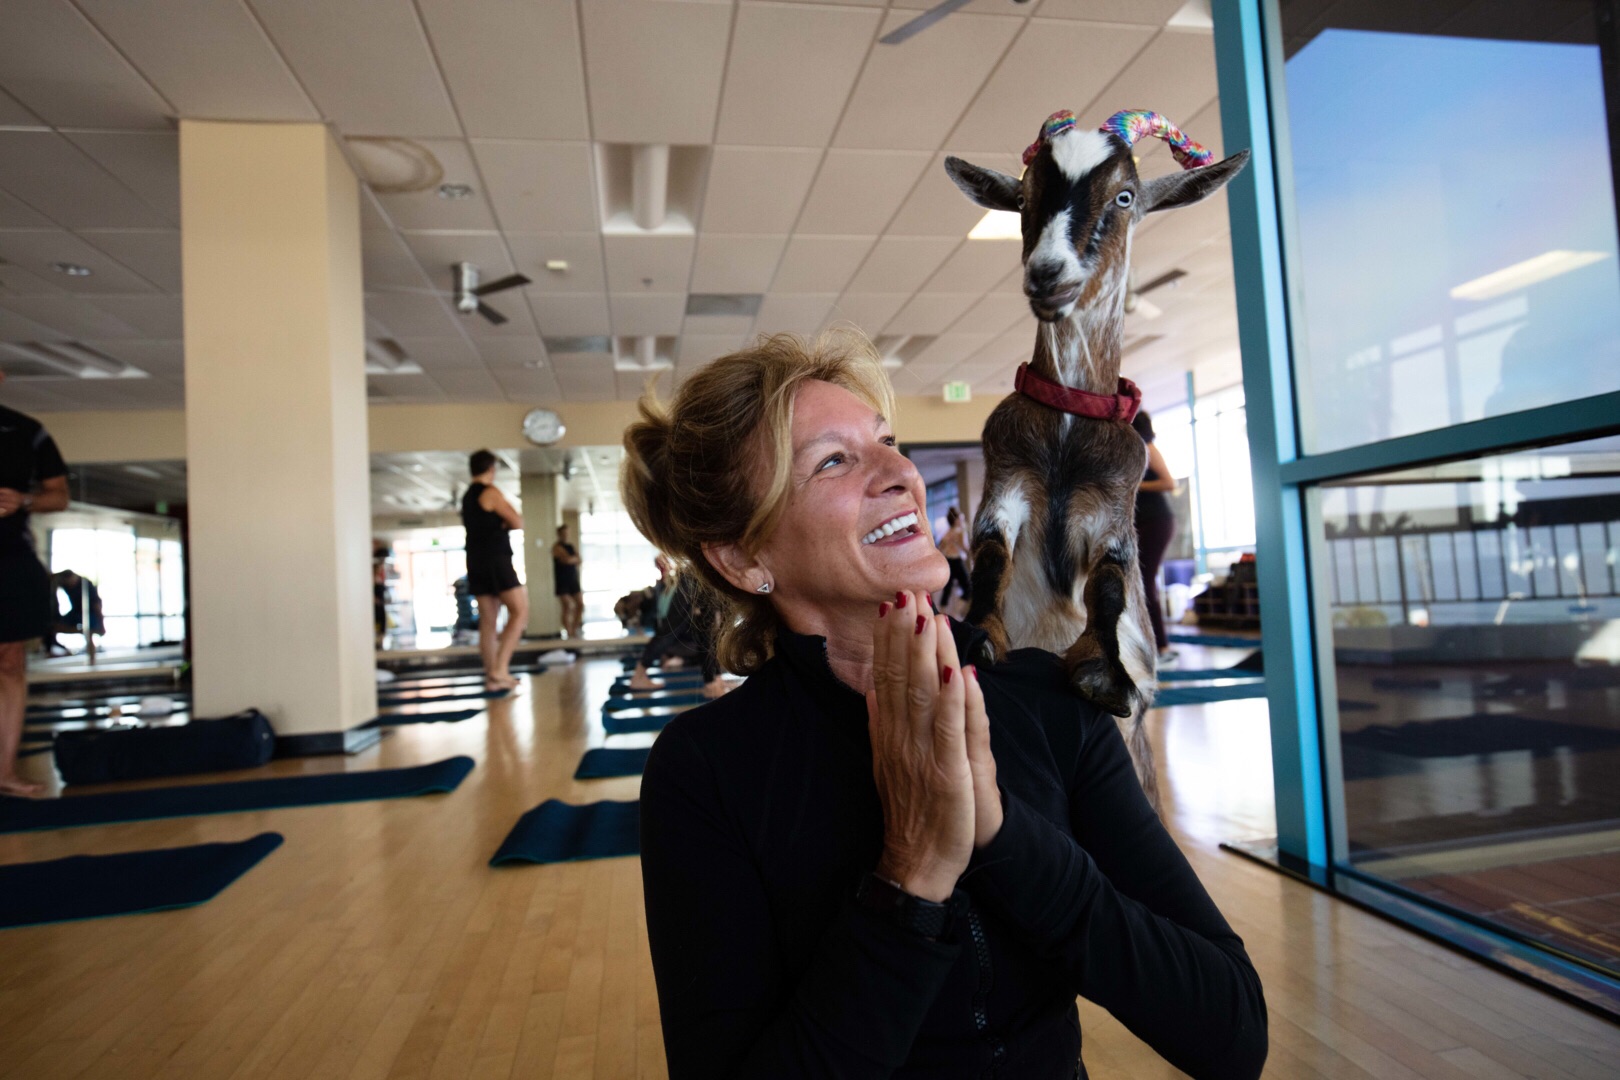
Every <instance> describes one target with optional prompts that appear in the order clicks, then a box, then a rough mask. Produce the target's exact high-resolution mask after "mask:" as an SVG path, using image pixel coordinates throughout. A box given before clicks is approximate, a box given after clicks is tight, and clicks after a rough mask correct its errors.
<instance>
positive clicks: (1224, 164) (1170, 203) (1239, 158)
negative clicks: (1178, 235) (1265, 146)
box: [1142, 150, 1249, 214]
mask: <svg viewBox="0 0 1620 1080" xmlns="http://www.w3.org/2000/svg"><path fill="white" fill-rule="evenodd" d="M1248 163H1249V152H1248V151H1247V150H1240V151H1238V152H1237V153H1235V154H1233V155H1232V156H1231V157H1229V158H1227V159H1226V160H1225V161H1217V162H1216V163H1215V164H1213V165H1205V166H1204V167H1203V168H1201V169H1189V170H1187V171H1186V172H1178V173H1171V174H1170V175H1168V176H1157V177H1154V178H1153V179H1152V180H1145V181H1143V182H1142V205H1143V206H1144V207H1145V209H1144V210H1143V211H1142V212H1143V213H1145V214H1151V213H1152V212H1153V211H1155V210H1174V209H1175V208H1176V207H1178V206H1191V205H1192V204H1193V203H1195V202H1201V201H1202V200H1204V199H1207V198H1209V197H1210V196H1211V195H1213V194H1215V193H1216V192H1217V191H1219V190H1221V188H1223V187H1225V186H1226V182H1227V181H1228V180H1230V179H1232V177H1234V176H1236V175H1237V174H1238V173H1240V172H1242V171H1243V166H1245V165H1247V164H1248Z"/></svg>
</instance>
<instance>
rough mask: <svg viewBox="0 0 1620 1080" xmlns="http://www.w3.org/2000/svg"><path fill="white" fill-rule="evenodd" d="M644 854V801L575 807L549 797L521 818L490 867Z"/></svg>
mask: <svg viewBox="0 0 1620 1080" xmlns="http://www.w3.org/2000/svg"><path fill="white" fill-rule="evenodd" d="M640 853H641V804H640V803H639V802H597V803H586V804H585V805H584V806H574V805H572V804H570V803H565V802H563V801H561V800H560V799H547V800H546V801H545V802H543V803H541V804H540V805H539V806H537V807H535V808H534V809H533V810H530V811H529V812H528V813H527V814H524V815H523V816H522V817H520V818H518V822H517V824H516V825H514V826H512V831H511V832H509V833H507V834H506V839H505V840H504V841H502V843H501V848H500V850H499V851H497V852H496V853H495V857H494V858H492V859H490V860H489V865H491V866H502V865H506V864H509V863H516V862H531V863H554V862H576V861H578V860H580V859H612V858H616V857H618V856H620V855H639V854H640Z"/></svg>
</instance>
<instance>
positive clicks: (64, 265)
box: [51, 262, 90, 277]
mask: <svg viewBox="0 0 1620 1080" xmlns="http://www.w3.org/2000/svg"><path fill="white" fill-rule="evenodd" d="M51 269H52V270H55V271H56V272H57V273H58V274H66V275H67V276H68V277H89V276H90V268H89V267H88V266H80V265H79V264H78V263H70V262H54V263H51Z"/></svg>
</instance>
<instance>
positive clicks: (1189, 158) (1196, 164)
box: [1047, 109, 1215, 169]
mask: <svg viewBox="0 0 1620 1080" xmlns="http://www.w3.org/2000/svg"><path fill="white" fill-rule="evenodd" d="M1047 123H1051V121H1050V120H1048V121H1047ZM1101 130H1103V131H1106V132H1108V133H1109V134H1110V135H1118V136H1119V137H1120V138H1121V139H1123V140H1125V145H1126V146H1135V145H1136V143H1137V140H1138V139H1145V138H1147V137H1148V136H1149V135H1151V136H1153V137H1154V138H1155V139H1163V140H1164V141H1165V142H1167V143H1169V144H1170V154H1171V156H1172V157H1174V158H1175V159H1176V163H1177V164H1178V165H1180V166H1181V167H1182V168H1183V169H1198V168H1202V167H1203V166H1205V165H1208V164H1209V163H1210V162H1211V161H1214V160H1215V155H1214V154H1212V153H1210V152H1209V151H1208V150H1205V149H1204V148H1203V147H1202V146H1199V145H1198V144H1197V143H1195V142H1193V141H1192V140H1191V139H1189V138H1187V136H1186V134H1185V133H1184V132H1183V131H1182V130H1181V129H1180V128H1178V127H1176V125H1174V124H1172V123H1171V122H1170V121H1169V120H1166V119H1165V118H1164V117H1162V116H1160V115H1159V114H1158V113H1156V112H1147V111H1145V110H1141V109H1127V110H1125V111H1124V112H1117V113H1115V114H1114V115H1113V116H1110V117H1109V118H1108V119H1107V120H1104V121H1103V126H1102V128H1101Z"/></svg>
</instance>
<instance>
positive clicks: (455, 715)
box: [360, 709, 484, 728]
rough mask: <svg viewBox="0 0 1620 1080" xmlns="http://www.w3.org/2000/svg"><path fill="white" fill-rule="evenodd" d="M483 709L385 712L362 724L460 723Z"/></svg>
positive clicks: (370, 725) (370, 726)
mask: <svg viewBox="0 0 1620 1080" xmlns="http://www.w3.org/2000/svg"><path fill="white" fill-rule="evenodd" d="M483 711H484V710H483V709H439V710H437V711H433V710H427V709H424V710H423V711H421V712H398V713H383V714H382V715H381V716H377V717H373V718H372V719H370V720H367V721H366V722H365V723H363V724H361V725H360V726H361V727H363V728H374V727H400V726H402V725H404V724H459V723H460V722H461V721H463V720H471V719H472V718H473V717H475V716H477V715H479V714H480V713H482V712H483Z"/></svg>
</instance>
